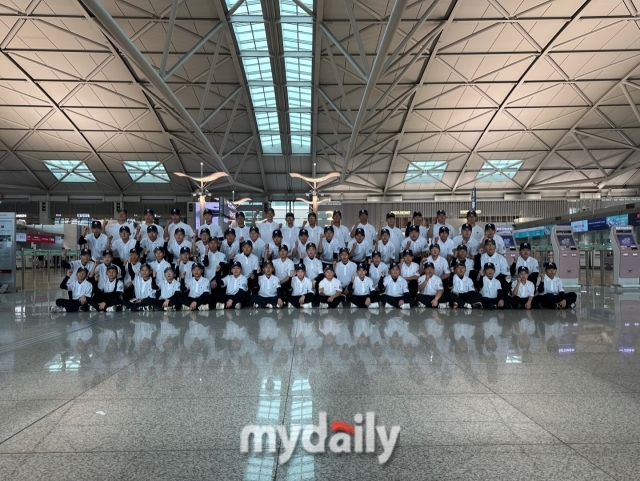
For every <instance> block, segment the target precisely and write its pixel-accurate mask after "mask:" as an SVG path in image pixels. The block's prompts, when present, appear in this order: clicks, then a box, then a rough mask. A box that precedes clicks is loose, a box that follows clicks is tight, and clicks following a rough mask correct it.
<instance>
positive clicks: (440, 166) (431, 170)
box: [404, 160, 447, 184]
mask: <svg viewBox="0 0 640 481" xmlns="http://www.w3.org/2000/svg"><path fill="white" fill-rule="evenodd" d="M446 169H447V163H446V162H445V161H437V160H429V161H418V162H412V163H410V164H409V167H408V168H407V173H406V174H405V176H404V181H405V182H408V183H412V184H433V183H436V182H440V181H441V180H442V176H443V175H444V172H445V170H446Z"/></svg>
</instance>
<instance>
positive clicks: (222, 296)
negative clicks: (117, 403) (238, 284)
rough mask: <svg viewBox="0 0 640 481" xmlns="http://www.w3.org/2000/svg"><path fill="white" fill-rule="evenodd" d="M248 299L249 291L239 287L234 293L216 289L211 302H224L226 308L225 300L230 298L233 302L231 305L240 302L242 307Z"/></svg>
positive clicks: (233, 305)
mask: <svg viewBox="0 0 640 481" xmlns="http://www.w3.org/2000/svg"><path fill="white" fill-rule="evenodd" d="M249 299H250V297H249V292H247V291H243V290H242V289H240V290H239V291H238V292H237V293H235V294H227V293H226V292H220V291H217V292H215V293H214V296H213V303H214V304H217V303H219V302H220V303H222V304H224V305H225V308H226V307H227V305H226V304H227V301H229V300H231V301H233V303H232V304H231V307H235V305H236V304H237V303H240V304H242V306H243V307H244V306H245V305H246V304H247V302H249Z"/></svg>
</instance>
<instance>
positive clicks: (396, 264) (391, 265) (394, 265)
mask: <svg viewBox="0 0 640 481" xmlns="http://www.w3.org/2000/svg"><path fill="white" fill-rule="evenodd" d="M394 267H397V268H398V269H400V264H398V263H397V262H390V263H389V270H391V269H393V268H394Z"/></svg>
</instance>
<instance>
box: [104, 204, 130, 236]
mask: <svg viewBox="0 0 640 481" xmlns="http://www.w3.org/2000/svg"><path fill="white" fill-rule="evenodd" d="M125 225H126V226H127V227H129V230H131V231H132V230H133V224H131V222H129V218H128V215H127V209H120V210H119V211H118V217H117V219H116V222H112V223H111V224H109V221H107V222H106V223H105V225H104V232H105V234H107V237H113V238H115V239H117V238H118V237H119V236H120V227H122V226H125Z"/></svg>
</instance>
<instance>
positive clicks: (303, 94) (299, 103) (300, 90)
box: [287, 87, 311, 109]
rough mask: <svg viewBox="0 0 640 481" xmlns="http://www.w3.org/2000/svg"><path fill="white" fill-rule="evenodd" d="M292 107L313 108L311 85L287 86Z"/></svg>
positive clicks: (290, 106)
mask: <svg viewBox="0 0 640 481" xmlns="http://www.w3.org/2000/svg"><path fill="white" fill-rule="evenodd" d="M287 97H288V99H289V108H290V109H311V87H287Z"/></svg>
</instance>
